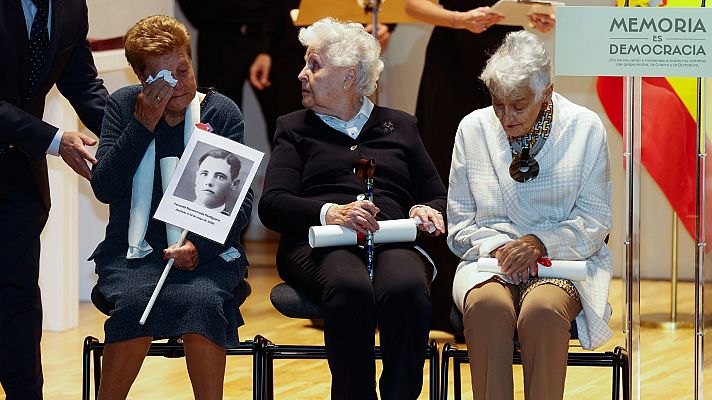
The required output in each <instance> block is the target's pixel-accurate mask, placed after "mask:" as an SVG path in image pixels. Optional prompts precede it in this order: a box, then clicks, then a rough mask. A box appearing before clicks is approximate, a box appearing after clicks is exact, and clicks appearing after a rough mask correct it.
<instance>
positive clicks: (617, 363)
mask: <svg viewBox="0 0 712 400" xmlns="http://www.w3.org/2000/svg"><path fill="white" fill-rule="evenodd" d="M620 378H621V358H620V354H618V351H617V350H616V352H615V354H614V358H613V379H612V381H611V386H612V390H613V393H612V394H611V400H619V398H620V397H619V396H620V390H621V382H620Z"/></svg>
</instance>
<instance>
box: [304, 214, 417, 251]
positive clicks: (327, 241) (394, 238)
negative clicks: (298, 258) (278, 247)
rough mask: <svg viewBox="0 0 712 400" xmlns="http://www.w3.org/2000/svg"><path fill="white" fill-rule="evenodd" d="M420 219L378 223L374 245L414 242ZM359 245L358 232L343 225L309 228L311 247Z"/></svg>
mask: <svg viewBox="0 0 712 400" xmlns="http://www.w3.org/2000/svg"><path fill="white" fill-rule="evenodd" d="M419 222H420V219H418V220H417V221H416V219H412V218H406V219H394V220H390V221H378V226H379V227H380V229H378V230H377V231H376V232H374V234H373V242H374V244H381V243H398V242H412V241H414V240H415V237H416V236H417V235H418V228H417V225H418V223H419ZM356 243H358V235H357V234H356V231H354V230H352V229H349V228H346V227H344V226H341V225H323V226H312V227H311V228H309V245H310V246H311V247H312V248H316V247H332V246H350V245H355V244H356Z"/></svg>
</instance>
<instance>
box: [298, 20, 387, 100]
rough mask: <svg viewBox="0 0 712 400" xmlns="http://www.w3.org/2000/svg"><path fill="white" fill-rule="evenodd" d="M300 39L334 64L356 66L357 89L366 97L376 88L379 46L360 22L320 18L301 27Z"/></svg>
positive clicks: (379, 62)
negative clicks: (321, 52)
mask: <svg viewBox="0 0 712 400" xmlns="http://www.w3.org/2000/svg"><path fill="white" fill-rule="evenodd" d="M299 41H300V42H301V43H302V45H304V46H305V47H309V46H313V47H317V48H320V49H321V50H322V51H323V52H324V54H325V55H326V58H327V59H328V61H329V62H331V63H332V64H333V65H335V66H337V67H353V66H355V67H357V68H358V77H357V78H356V88H357V89H358V91H359V92H360V93H361V94H362V95H365V96H368V95H370V94H371V93H373V92H374V91H375V90H376V86H377V83H376V82H377V81H378V77H379V75H380V74H381V71H383V61H382V60H381V58H380V54H381V45H380V44H379V43H378V41H377V40H376V39H375V38H374V37H373V36H371V35H370V34H369V33H368V32H366V29H364V27H363V25H361V24H358V23H355V22H341V21H338V20H336V19H334V18H330V17H328V18H323V19H320V20H319V21H316V22H315V23H314V24H312V25H311V26H309V27H307V28H302V29H300V30H299Z"/></svg>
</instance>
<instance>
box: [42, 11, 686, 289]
mask: <svg viewBox="0 0 712 400" xmlns="http://www.w3.org/2000/svg"><path fill="white" fill-rule="evenodd" d="M87 3H88V7H89V17H90V36H91V37H96V38H109V37H115V36H121V35H123V34H124V33H125V31H126V30H127V29H128V27H129V26H131V25H132V24H133V23H135V22H136V21H137V20H139V19H140V18H143V17H145V16H148V15H153V14H165V15H173V16H175V17H176V18H178V19H179V20H182V21H184V22H186V24H187V21H185V17H184V16H183V15H182V14H181V12H180V9H179V7H178V6H177V5H176V4H175V3H174V1H173V0H153V1H150V2H147V1H137V0H124V1H121V2H115V1H109V0H88V1H87ZM568 4H569V5H601V6H604V5H610V4H611V2H610V1H608V0H573V1H569V2H568ZM189 28H190V27H189ZM190 29H192V28H190ZM430 31H431V28H430V27H428V26H426V25H401V26H399V27H398V28H397V29H396V30H395V32H394V33H393V37H392V40H391V43H390V45H389V47H388V50H387V51H386V52H385V54H384V59H385V62H386V69H385V71H384V74H383V76H382V79H381V83H380V103H381V104H382V105H385V106H389V107H393V108H398V109H402V110H405V111H407V112H410V113H414V111H415V103H416V98H417V92H418V83H419V80H420V74H421V71H422V67H423V58H424V54H425V47H426V45H427V41H428V37H429V35H430ZM542 37H543V38H544V40H545V41H546V43H547V45H548V46H549V48H550V49H551V51H552V54H553V44H554V43H553V41H554V35H553V33H550V34H546V35H542ZM194 48H195V46H194ZM453 62H456V60H453ZM226 68H229V66H227V65H226ZM476 74H477V71H473V72H472V74H471V75H470V76H460V77H453V79H473V77H474V76H475V75H476ZM102 78H103V79H104V80H105V82H106V86H107V88H108V89H109V91H110V92H113V91H114V90H116V89H117V88H119V87H122V86H125V85H127V84H133V83H136V82H137V80H136V78H135V77H134V75H133V73H132V72H130V70H128V69H126V70H123V71H114V72H109V73H105V74H102ZM554 84H555V90H557V91H558V92H559V93H561V94H563V95H564V96H566V97H568V98H569V99H570V100H572V101H574V102H576V103H578V104H581V105H584V106H586V107H588V108H590V109H592V110H594V111H596V112H597V113H598V114H599V115H600V116H601V119H602V120H603V121H604V124H606V128H607V129H608V133H609V149H610V154H611V171H612V175H613V186H614V191H613V201H614V208H613V221H614V225H613V230H612V232H611V237H610V241H609V245H610V246H611V249H612V251H613V254H614V260H615V271H616V274H617V275H619V274H620V271H621V266H622V265H623V262H624V258H623V246H622V245H621V242H622V241H623V239H624V226H625V215H624V213H625V205H624V199H625V193H624V190H625V184H624V171H623V158H622V152H623V142H622V139H621V136H620V134H619V133H618V132H616V130H615V128H614V127H613V126H612V125H611V123H610V121H609V120H608V119H607V117H606V115H605V113H604V112H603V109H602V106H601V104H600V101H599V100H598V95H597V93H596V89H595V78H588V77H582V78H572V77H555V79H554ZM440 96H442V97H443V98H445V97H446V96H448V93H441V94H440ZM244 98H245V100H244V101H245V103H244V107H243V113H244V114H245V119H246V141H247V143H248V145H250V146H252V147H255V148H257V149H260V150H263V151H267V149H268V145H267V140H266V137H267V136H266V132H265V125H264V122H263V121H262V115H261V112H260V110H259V106H258V104H257V102H256V100H255V97H254V95H253V93H252V91H251V89H250V88H249V86H246V87H245V97H244ZM267 162H268V157H266V158H265V160H264V161H263V165H262V171H264V168H265V166H266V164H267ZM55 168H64V167H63V166H61V165H59V166H57V167H55ZM262 182H263V175H262V174H259V175H258V176H257V177H256V179H255V182H254V184H253V188H254V189H255V192H256V194H257V195H259V193H260V192H261V187H262ZM78 186H79V196H78V197H79V198H78V209H79V212H78V214H79V215H78V218H79V229H78V247H79V248H78V260H79V285H78V288H79V292H80V294H79V297H80V299H83V300H86V299H88V298H89V293H90V291H91V288H92V287H93V285H94V282H95V275H94V271H93V269H94V266H93V263H90V262H86V261H84V260H86V258H87V257H88V256H89V255H90V254H91V251H92V250H93V249H94V247H95V246H96V244H97V243H98V242H99V241H101V239H102V238H103V236H104V226H105V223H106V220H107V218H108V207H107V206H106V205H103V204H100V203H98V202H97V201H96V200H95V199H94V197H93V195H92V192H91V188H90V187H89V185H88V184H87V183H86V182H84V181H83V180H82V181H80V182H79V185H78ZM256 198H257V197H256ZM255 207H256V205H255ZM59 212H62V210H61V209H58V208H54V209H53V213H59ZM671 218H672V210H671V208H670V207H669V205H668V203H667V200H666V199H665V197H664V196H663V195H662V193H661V192H660V190H659V189H658V188H657V185H656V184H655V183H654V182H653V181H652V179H651V178H650V177H649V175H648V174H647V172H643V182H642V221H643V222H642V241H641V243H642V249H641V250H642V262H641V263H642V275H643V277H646V278H667V277H669V271H670V262H671V261H670V256H671V248H670V243H671V223H672V222H671ZM48 229H51V228H48ZM247 236H248V237H249V238H251V239H260V238H274V237H275V236H274V234H272V233H270V232H269V231H267V230H266V229H264V228H263V227H262V226H261V224H259V221H258V219H257V212H256V208H255V211H254V212H253V223H252V224H251V225H250V228H249V231H248V233H247ZM693 251H694V244H693V240H692V238H690V236H689V235H688V234H687V232H686V231H685V230H684V229H683V228H682V226H680V229H679V244H678V254H679V265H680V275H681V277H683V278H687V279H691V278H692V276H693V266H694V253H693Z"/></svg>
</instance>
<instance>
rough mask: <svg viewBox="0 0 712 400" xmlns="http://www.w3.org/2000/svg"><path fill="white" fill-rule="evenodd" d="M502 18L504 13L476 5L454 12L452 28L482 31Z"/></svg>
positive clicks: (475, 31)
mask: <svg viewBox="0 0 712 400" xmlns="http://www.w3.org/2000/svg"><path fill="white" fill-rule="evenodd" d="M503 19H504V15H502V14H500V13H498V12H496V11H492V10H491V9H490V8H489V7H478V8H474V9H472V10H469V11H465V12H455V17H454V19H453V28H457V29H467V30H468V31H470V32H472V33H482V32H484V31H486V30H487V28H489V27H490V26H492V25H495V24H497V23H498V22H500V21H502V20H503Z"/></svg>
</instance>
